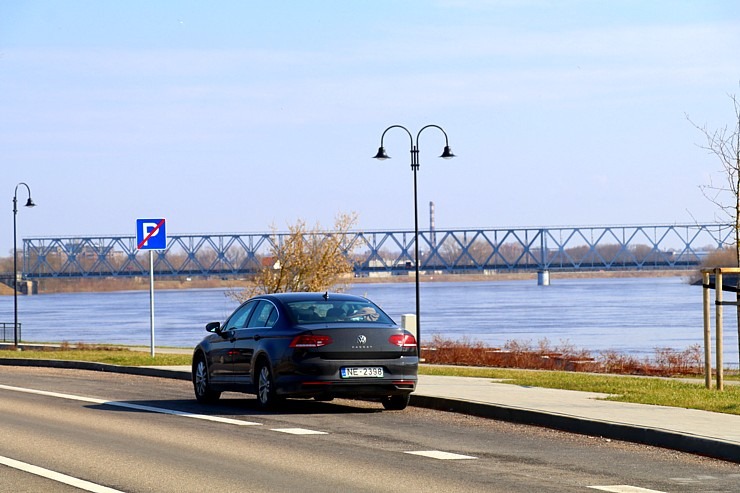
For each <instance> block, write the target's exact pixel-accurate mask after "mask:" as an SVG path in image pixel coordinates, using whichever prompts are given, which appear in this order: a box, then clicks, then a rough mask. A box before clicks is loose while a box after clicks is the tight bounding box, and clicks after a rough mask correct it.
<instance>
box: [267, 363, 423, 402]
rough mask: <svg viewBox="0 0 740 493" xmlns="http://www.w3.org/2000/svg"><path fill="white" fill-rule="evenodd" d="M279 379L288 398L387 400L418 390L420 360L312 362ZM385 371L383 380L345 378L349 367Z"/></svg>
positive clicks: (280, 387) (381, 378)
mask: <svg viewBox="0 0 740 493" xmlns="http://www.w3.org/2000/svg"><path fill="white" fill-rule="evenodd" d="M291 366H293V367H292V368H290V371H288V372H286V373H283V374H280V373H278V375H276V377H277V381H276V383H277V385H276V387H277V392H278V394H279V395H282V396H285V397H290V396H294V397H311V396H318V395H321V396H331V397H340V396H344V397H383V396H389V395H403V394H409V393H411V392H413V391H414V390H415V389H416V382H417V372H418V368H419V359H418V358H417V357H416V356H402V357H399V358H394V359H388V360H382V361H379V360H327V359H321V358H310V359H306V360H303V361H301V362H299V363H295V365H291ZM378 366H380V367H382V368H383V377H367V378H341V376H340V372H341V369H342V368H346V367H378Z"/></svg>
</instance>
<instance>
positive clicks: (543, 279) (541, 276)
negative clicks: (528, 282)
mask: <svg viewBox="0 0 740 493" xmlns="http://www.w3.org/2000/svg"><path fill="white" fill-rule="evenodd" d="M537 285H538V286H549V285H550V271H549V270H538V271H537Z"/></svg>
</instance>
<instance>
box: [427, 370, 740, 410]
mask: <svg viewBox="0 0 740 493" xmlns="http://www.w3.org/2000/svg"><path fill="white" fill-rule="evenodd" d="M419 373H422V374H425V375H446V376H450V375H451V376H465V377H482V378H495V379H504V381H503V382H502V383H508V384H512V385H522V386H527V387H545V388H550V389H563V390H580V391H585V392H599V393H604V394H609V395H610V397H608V398H607V399H606V400H610V401H617V402H632V403H636V404H654V405H660V406H671V407H683V408H688V409H700V410H703V411H713V412H718V413H726V414H740V386H736V385H728V386H725V390H723V391H722V392H718V391H717V390H716V389H711V390H710V389H706V388H705V387H704V381H703V380H697V383H686V382H682V381H679V380H677V379H669V378H646V377H628V376H624V377H623V376H614V375H597V374H592V373H575V372H564V371H531V370H508V369H496V368H467V367H466V368H455V367H449V366H445V367H434V366H428V365H426V366H422V367H421V368H420V370H419Z"/></svg>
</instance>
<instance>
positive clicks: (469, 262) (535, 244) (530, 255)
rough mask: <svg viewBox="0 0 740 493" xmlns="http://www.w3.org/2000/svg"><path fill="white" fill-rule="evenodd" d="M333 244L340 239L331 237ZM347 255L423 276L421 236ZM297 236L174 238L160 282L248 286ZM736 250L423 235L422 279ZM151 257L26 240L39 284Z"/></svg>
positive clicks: (690, 236) (622, 230) (363, 267)
mask: <svg viewBox="0 0 740 493" xmlns="http://www.w3.org/2000/svg"><path fill="white" fill-rule="evenodd" d="M328 234H337V233H333V232H327V235H328ZM346 234H347V235H350V236H351V238H349V239H348V240H349V241H347V242H344V243H343V244H346V245H349V247H348V249H347V251H345V254H346V255H347V256H349V257H350V258H352V260H353V262H354V265H355V273H356V275H360V276H362V275H381V274H385V275H390V274H402V273H408V272H409V271H412V270H413V262H414V255H413V252H414V232H413V231H358V232H349V233H346ZM287 236H288V233H277V234H273V233H245V234H204V235H197V234H194V235H173V236H170V237H169V238H168V245H167V249H166V250H162V251H156V252H155V259H154V270H155V273H156V274H157V275H160V276H161V275H169V276H179V277H194V276H197V277H239V276H246V275H250V274H254V273H255V272H257V271H258V270H259V269H261V268H262V266H263V265H265V264H267V265H269V259H270V258H271V255H272V251H273V248H274V247H275V246H276V244H281V243H282V242H283V241H284V240H285V238H286V237H287ZM733 244H734V231H733V227H732V225H729V224H683V225H658V226H589V227H555V228H503V229H493V228H488V229H483V228H481V229H458V230H434V231H420V232H419V246H420V264H419V266H420V269H421V270H422V271H431V272H435V273H462V272H469V273H476V272H477V273H493V272H507V271H509V272H511V271H537V270H549V271H584V270H646V269H690V268H694V267H696V266H698V265H700V264H701V261H702V259H703V258H704V257H705V256H706V255H707V254H708V253H709V252H711V251H713V250H716V249H720V248H725V247H729V246H731V245H733ZM147 255H148V253H147V252H146V251H141V250H138V249H137V245H136V239H135V237H133V236H75V237H39V238H25V239H23V275H24V277H26V278H29V279H41V278H65V277H121V276H129V277H130V276H145V275H148V273H149V266H148V259H147V258H146V256H147Z"/></svg>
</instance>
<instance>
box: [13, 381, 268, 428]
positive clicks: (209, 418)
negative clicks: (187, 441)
mask: <svg viewBox="0 0 740 493" xmlns="http://www.w3.org/2000/svg"><path fill="white" fill-rule="evenodd" d="M0 389H3V390H11V391H15V392H23V393H25V394H36V395H43V396H47V397H57V398H60V399H68V400H72V401H81V402H89V403H91V404H100V405H104V406H116V407H124V408H127V409H136V410H137V411H148V412H152V413H160V414H171V415H174V416H183V417H185V418H193V419H200V420H204V421H214V422H216V423H226V424H230V425H236V426H259V425H261V424H262V423H254V422H252V421H242V420H239V419H231V418H222V417H219V416H208V415H206V414H195V413H188V412H185V411H176V410H174V409H165V408H162V407H154V406H143V405H141V404H134V403H131V402H125V401H107V400H105V399H95V398H93V397H83V396H79V395H72V394H61V393H59V392H48V391H46V390H35V389H26V388H23V387H11V386H9V385H0Z"/></svg>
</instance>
